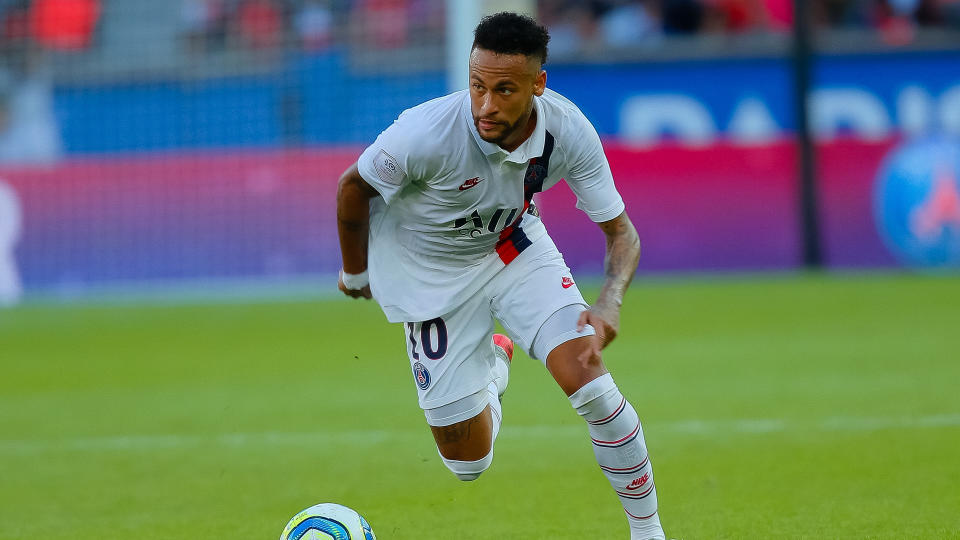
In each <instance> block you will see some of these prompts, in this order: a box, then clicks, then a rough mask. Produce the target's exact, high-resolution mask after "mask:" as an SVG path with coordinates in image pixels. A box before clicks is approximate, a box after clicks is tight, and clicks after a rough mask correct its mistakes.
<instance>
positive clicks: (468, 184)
mask: <svg viewBox="0 0 960 540" xmlns="http://www.w3.org/2000/svg"><path fill="white" fill-rule="evenodd" d="M480 182H483V178H480V177H479V176H474V177H473V178H471V179H469V180H467V181H466V182H464V183H463V185H461V186H460V187H459V188H457V189H459V190H460V191H464V190H467V189H470V188H472V187H473V186H475V185H477V184H479V183H480Z"/></svg>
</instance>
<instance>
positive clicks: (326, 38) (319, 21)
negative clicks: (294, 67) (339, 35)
mask: <svg viewBox="0 0 960 540" xmlns="http://www.w3.org/2000/svg"><path fill="white" fill-rule="evenodd" d="M293 24H294V27H295V28H296V31H297V38H298V39H299V40H300V44H301V46H302V47H303V48H304V49H306V50H308V51H320V50H323V49H326V48H327V47H329V46H330V45H331V43H332V42H333V13H331V11H330V2H329V1H328V0H306V2H304V4H303V6H301V7H300V10H299V11H298V12H297V14H296V16H295V18H294V22H293Z"/></svg>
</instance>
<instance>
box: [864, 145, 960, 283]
mask: <svg viewBox="0 0 960 540" xmlns="http://www.w3.org/2000/svg"><path fill="white" fill-rule="evenodd" d="M874 217H875V219H876V224H877V229H878V230H879V231H880V236H881V237H882V238H883V240H884V243H885V244H886V245H887V248H888V249H890V251H891V252H892V253H893V254H894V255H895V256H896V257H897V259H899V260H900V261H901V262H903V263H904V264H907V265H910V266H928V267H960V141H958V140H951V139H946V138H929V139H922V140H916V141H910V142H908V143H906V144H904V145H902V146H900V147H897V148H894V149H893V150H892V151H891V152H890V154H888V155H887V157H886V159H885V160H884V163H883V165H882V166H881V168H880V172H879V174H878V175H877V179H876V184H875V188H874Z"/></svg>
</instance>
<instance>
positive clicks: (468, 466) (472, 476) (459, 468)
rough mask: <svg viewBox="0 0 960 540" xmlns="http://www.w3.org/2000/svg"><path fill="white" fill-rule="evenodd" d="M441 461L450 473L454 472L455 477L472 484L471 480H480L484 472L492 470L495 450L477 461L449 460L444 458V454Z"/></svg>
mask: <svg viewBox="0 0 960 540" xmlns="http://www.w3.org/2000/svg"><path fill="white" fill-rule="evenodd" d="M440 459H442V460H443V464H444V465H446V466H447V468H448V469H450V472H452V473H453V474H454V476H456V477H457V478H459V479H460V480H463V481H464V482H470V481H471V480H476V479H477V478H479V477H480V475H481V474H482V473H483V471H485V470H487V469H489V468H490V464H491V463H493V449H492V448H491V449H490V452H489V453H488V454H487V455H486V456H483V457H482V458H480V459H478V460H475V461H459V460H455V459H447V458H445V457H443V455H442V454H441V455H440Z"/></svg>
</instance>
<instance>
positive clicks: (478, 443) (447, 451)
mask: <svg viewBox="0 0 960 540" xmlns="http://www.w3.org/2000/svg"><path fill="white" fill-rule="evenodd" d="M481 399H482V400H484V402H485V403H486V405H485V406H484V408H483V410H482V411H481V412H480V413H479V414H477V415H475V416H473V417H471V418H468V419H466V420H461V421H459V422H454V423H451V424H448V425H436V424H443V423H445V422H444V421H443V420H442V419H444V418H457V417H458V416H459V415H458V414H457V410H464V409H466V410H470V409H474V407H475V405H474V403H475V402H476V401H477V400H481ZM424 412H425V413H426V415H427V422H428V423H429V424H430V430H431V431H432V432H433V438H434V440H435V441H436V442H437V451H438V452H439V454H440V459H441V460H443V464H444V465H446V466H447V468H448V469H450V471H451V472H453V474H454V475H456V476H457V478H459V479H460V480H464V481H470V480H475V479H477V478H478V477H479V476H480V474H481V473H483V472H484V471H485V470H487V469H488V468H489V467H490V464H491V463H492V462H493V443H494V441H495V440H496V439H497V434H498V433H499V431H500V419H501V408H500V400H499V399H498V396H497V386H496V385H495V384H494V383H492V382H491V383H490V384H489V385H488V387H487V388H486V389H484V390H482V391H480V392H477V393H476V394H474V395H472V396H467V397H466V398H463V399H461V400H458V401H455V402H454V403H451V404H450V405H447V406H445V407H440V408H438V409H428V410H426V411H424Z"/></svg>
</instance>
